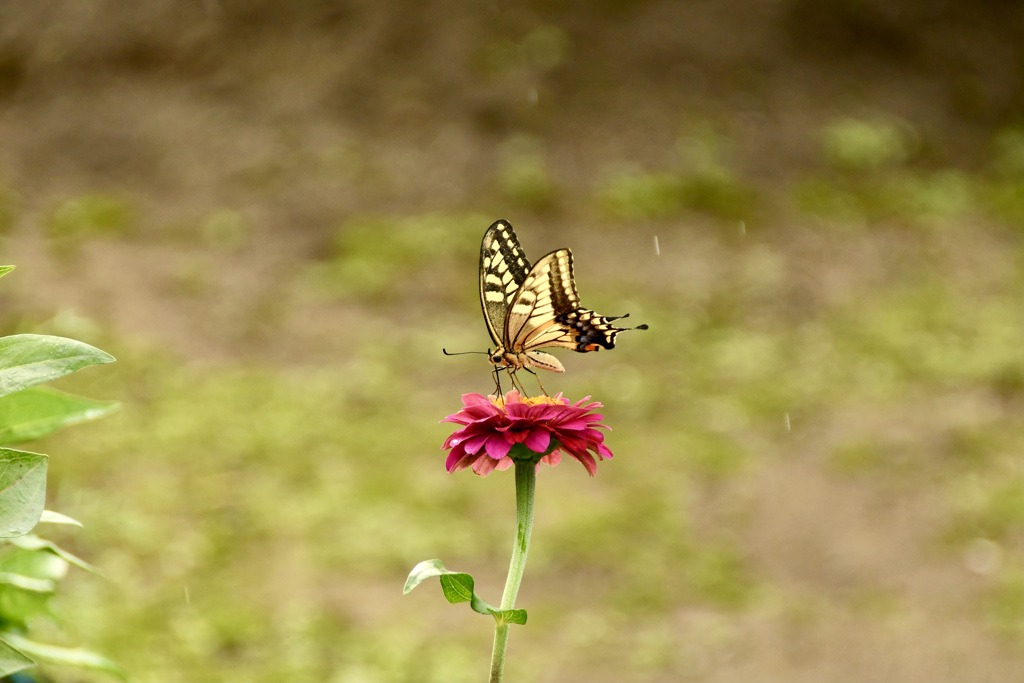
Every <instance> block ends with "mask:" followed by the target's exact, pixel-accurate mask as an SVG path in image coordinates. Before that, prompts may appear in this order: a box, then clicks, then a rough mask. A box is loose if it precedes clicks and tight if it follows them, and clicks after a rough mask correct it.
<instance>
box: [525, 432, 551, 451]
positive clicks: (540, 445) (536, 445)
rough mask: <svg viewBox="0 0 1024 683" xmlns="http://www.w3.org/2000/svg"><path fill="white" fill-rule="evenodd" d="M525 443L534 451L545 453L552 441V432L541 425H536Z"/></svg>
mask: <svg viewBox="0 0 1024 683" xmlns="http://www.w3.org/2000/svg"><path fill="white" fill-rule="evenodd" d="M523 443H525V444H526V447H527V448H529V449H530V450H531V451H533V452H534V453H543V452H544V451H546V450H547V449H548V445H549V444H550V443H551V432H549V431H548V430H546V429H543V428H541V427H534V428H533V429H531V430H530V432H529V434H528V435H527V437H526V440H525V441H524V442H523Z"/></svg>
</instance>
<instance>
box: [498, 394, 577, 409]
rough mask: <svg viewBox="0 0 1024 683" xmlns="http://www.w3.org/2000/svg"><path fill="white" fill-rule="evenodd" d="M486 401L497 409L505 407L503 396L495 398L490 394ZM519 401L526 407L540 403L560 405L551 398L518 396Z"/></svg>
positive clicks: (559, 402)
mask: <svg viewBox="0 0 1024 683" xmlns="http://www.w3.org/2000/svg"><path fill="white" fill-rule="evenodd" d="M487 399H488V400H489V401H490V402H491V403H493V404H494V405H496V406H498V407H499V408H504V407H505V397H504V396H495V395H494V394H491V395H490V396H488V397H487ZM519 400H520V401H521V402H522V403H525V404H526V405H528V406H535V405H538V404H540V403H546V404H548V405H552V406H560V405H562V402H561V401H559V400H558V399H554V398H551V397H550V396H520V398H519Z"/></svg>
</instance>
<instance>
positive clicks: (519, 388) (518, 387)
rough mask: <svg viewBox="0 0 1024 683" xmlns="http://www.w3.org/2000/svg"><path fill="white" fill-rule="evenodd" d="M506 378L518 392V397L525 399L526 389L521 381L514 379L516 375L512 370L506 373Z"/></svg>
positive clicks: (526, 395)
mask: <svg viewBox="0 0 1024 683" xmlns="http://www.w3.org/2000/svg"><path fill="white" fill-rule="evenodd" d="M508 377H509V379H511V380H512V388H513V389H515V390H516V391H518V392H519V395H520V396H522V397H523V398H527V397H528V396H529V394H527V393H526V388H525V387H524V386H523V380H521V379H519V378H518V377H516V373H515V372H514V371H512V370H509V371H508ZM516 380H518V381H516Z"/></svg>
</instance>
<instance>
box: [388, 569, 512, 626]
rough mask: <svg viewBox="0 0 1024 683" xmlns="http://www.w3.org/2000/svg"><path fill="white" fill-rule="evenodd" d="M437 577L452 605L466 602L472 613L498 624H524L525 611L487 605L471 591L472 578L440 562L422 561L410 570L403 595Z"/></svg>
mask: <svg viewBox="0 0 1024 683" xmlns="http://www.w3.org/2000/svg"><path fill="white" fill-rule="evenodd" d="M434 576H436V577H438V578H439V579H440V581H441V590H442V592H444V597H445V599H446V600H448V602H450V603H452V604H453V605H455V604H458V603H460V602H468V603H469V606H470V608H472V610H473V611H474V612H478V613H480V614H490V615H491V616H493V617H494V618H495V619H496V620H498V621H499V622H504V623H509V624H525V623H526V610H523V609H514V610H499V609H497V608H496V607H493V606H491V605H488V604H487V603H486V602H484V601H483V600H482V599H480V596H478V595H477V594H476V592H475V591H474V590H473V587H474V585H475V584H474V581H473V577H472V576H470V575H469V574H466V573H464V572H453V571H449V570H448V569H447V568H445V566H444V564H442V562H441V560H424V561H423V562H420V563H419V564H418V565H416V566H415V567H413V568H412V571H411V572H409V578H408V579H406V581H405V588H404V589H403V590H402V592H403V593H404V594H408V593H409V591H411V590H412V589H413V588H415V587H416V586H418V585H420V584H421V583H423V582H424V581H426V580H427V579H429V578H431V577H434Z"/></svg>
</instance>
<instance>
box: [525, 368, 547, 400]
mask: <svg viewBox="0 0 1024 683" xmlns="http://www.w3.org/2000/svg"><path fill="white" fill-rule="evenodd" d="M523 369H524V370H526V371H527V372H528V373H530V374H531V375H533V376H534V377H536V378H537V386H539V387H540V390H541V391H543V392H544V395H545V396H548V395H549V394H548V390H547V389H545V388H544V383H543V382H541V381H540V375H538V374H537V373H536V372H534V371H533V370H531V369H530V368H523ZM523 396H526V392H525V391H524V392H523Z"/></svg>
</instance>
